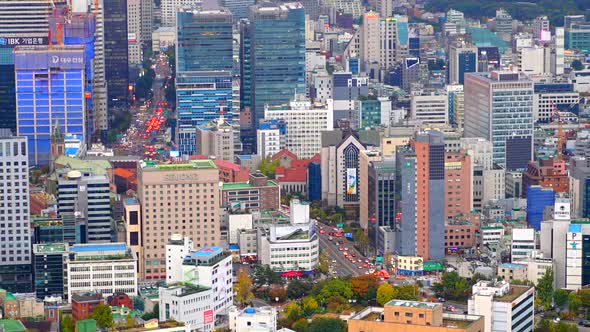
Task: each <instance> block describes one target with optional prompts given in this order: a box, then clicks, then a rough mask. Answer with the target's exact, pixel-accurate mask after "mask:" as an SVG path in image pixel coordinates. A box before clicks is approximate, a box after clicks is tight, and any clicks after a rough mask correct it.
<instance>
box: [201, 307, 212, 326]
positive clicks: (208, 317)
mask: <svg viewBox="0 0 590 332" xmlns="http://www.w3.org/2000/svg"><path fill="white" fill-rule="evenodd" d="M203 323H205V324H211V323H213V310H211V309H209V310H205V311H204V312H203Z"/></svg>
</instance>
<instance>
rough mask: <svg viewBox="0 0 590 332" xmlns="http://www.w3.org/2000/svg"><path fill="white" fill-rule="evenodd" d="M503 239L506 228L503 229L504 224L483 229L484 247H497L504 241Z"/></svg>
mask: <svg viewBox="0 0 590 332" xmlns="http://www.w3.org/2000/svg"><path fill="white" fill-rule="evenodd" d="M502 237H504V227H502V224H498V225H490V226H482V227H481V240H482V244H484V245H485V244H495V245H497V244H498V243H500V241H501V240H502Z"/></svg>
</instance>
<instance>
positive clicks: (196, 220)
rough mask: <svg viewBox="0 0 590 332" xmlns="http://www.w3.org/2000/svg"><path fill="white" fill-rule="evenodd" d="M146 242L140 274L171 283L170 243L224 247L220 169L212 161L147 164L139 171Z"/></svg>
mask: <svg viewBox="0 0 590 332" xmlns="http://www.w3.org/2000/svg"><path fill="white" fill-rule="evenodd" d="M137 196H138V199H139V202H140V204H141V214H142V217H143V219H142V223H141V237H142V239H143V243H144V244H145V245H144V246H143V248H142V253H143V258H142V259H140V268H139V270H140V274H143V276H144V278H147V279H165V278H166V251H165V248H164V247H165V246H164V244H165V243H168V241H169V240H170V239H171V238H172V235H173V234H177V233H180V234H181V235H182V236H188V237H190V239H191V240H192V241H193V243H194V244H195V248H203V247H205V246H208V245H209V246H217V245H219V234H220V224H219V202H220V199H219V170H218V169H217V167H216V166H215V164H214V163H213V161H211V160H195V161H191V162H188V163H185V164H171V165H158V164H155V163H153V162H147V163H144V162H142V163H141V164H140V165H139V167H138V171H137Z"/></svg>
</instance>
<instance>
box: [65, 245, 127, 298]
mask: <svg viewBox="0 0 590 332" xmlns="http://www.w3.org/2000/svg"><path fill="white" fill-rule="evenodd" d="M67 276H68V278H67V294H68V299H70V300H71V298H72V294H73V293H87V292H99V293H101V294H102V295H103V296H109V295H112V294H114V293H117V292H123V293H126V294H127V295H129V296H135V295H137V258H136V257H135V254H134V253H133V251H132V250H131V248H129V247H128V246H127V245H126V244H125V243H104V244H76V245H74V246H72V247H70V249H69V258H68V260H67Z"/></svg>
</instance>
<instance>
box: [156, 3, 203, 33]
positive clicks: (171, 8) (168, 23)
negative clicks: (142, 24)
mask: <svg viewBox="0 0 590 332" xmlns="http://www.w3.org/2000/svg"><path fill="white" fill-rule="evenodd" d="M198 3H199V1H195V0H162V5H161V7H160V8H161V11H162V26H164V27H175V26H176V14H177V13H178V12H179V11H181V9H182V8H186V7H188V8H190V7H191V6H194V5H195V4H198Z"/></svg>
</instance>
